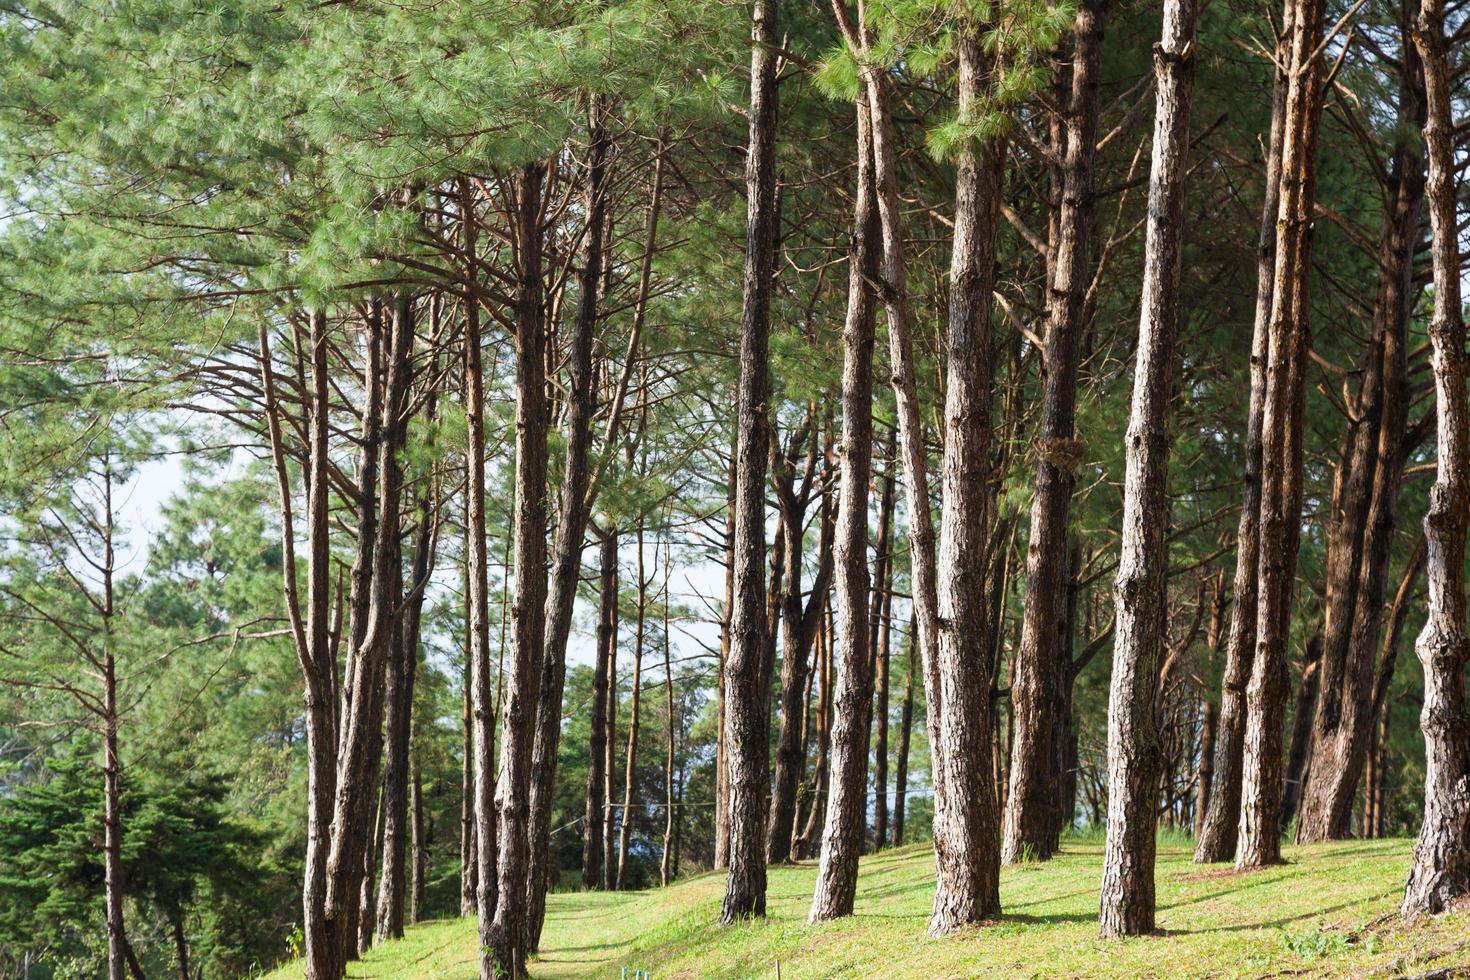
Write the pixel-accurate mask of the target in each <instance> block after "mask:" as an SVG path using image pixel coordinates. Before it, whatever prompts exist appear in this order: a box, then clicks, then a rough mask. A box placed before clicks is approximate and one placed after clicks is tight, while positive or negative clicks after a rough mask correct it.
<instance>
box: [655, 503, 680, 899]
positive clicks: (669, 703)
mask: <svg viewBox="0 0 1470 980" xmlns="http://www.w3.org/2000/svg"><path fill="white" fill-rule="evenodd" d="M673 543H674V542H673V530H672V529H671V528H669V527H667V526H666V527H665V529H664V610H663V615H664V637H663V641H664V703H665V707H666V711H665V714H664V724H665V725H666V726H667V734H668V741H667V748H666V752H665V756H664V846H663V854H662V856H660V858H659V862H658V877H659V884H660V885H662V886H664V887H665V888H667V887H668V886H669V882H671V881H673V880H674V877H675V876H676V875H677V874H678V873H679V872H678V866H677V864H676V861H675V857H674V814H675V799H674V764H675V761H676V753H675V749H676V748H677V743H676V741H675V727H674V726H675V714H674V668H673V665H672V661H671V660H670V658H669V648H670V642H669V599H670V596H669V572H670V570H671V569H672V568H673V555H672V553H671V552H672V548H673Z"/></svg>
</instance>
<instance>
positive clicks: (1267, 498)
mask: <svg viewBox="0 0 1470 980" xmlns="http://www.w3.org/2000/svg"><path fill="white" fill-rule="evenodd" d="M1324 7H1325V5H1324V3H1323V2H1322V0H1289V2H1288V4H1287V11H1286V17H1285V20H1286V24H1285V25H1284V30H1283V37H1284V38H1285V51H1284V58H1283V60H1284V62H1285V64H1286V66H1287V78H1288V84H1287V89H1286V108H1285V121H1284V129H1283V141H1282V147H1281V181H1280V184H1281V186H1280V195H1281V200H1280V209H1279V211H1278V214H1277V223H1276V257H1275V272H1274V277H1273V285H1272V289H1271V293H1272V295H1271V320H1270V328H1269V331H1268V342H1267V355H1268V356H1267V361H1266V363H1267V368H1266V399H1265V404H1264V407H1263V410H1262V416H1261V432H1262V443H1261V517H1260V532H1259V533H1260V542H1259V549H1260V553H1259V566H1258V570H1257V573H1256V577H1257V600H1256V607H1257V608H1256V653H1255V659H1254V662H1253V663H1252V664H1251V678H1250V684H1249V686H1248V688H1247V690H1246V724H1245V744H1244V752H1243V756H1242V778H1241V803H1240V830H1239V836H1240V841H1239V846H1238V848H1237V852H1236V856H1235V864H1236V867H1237V868H1239V869H1241V870H1245V869H1248V868H1257V867H1263V866H1265V865H1270V864H1278V863H1280V861H1281V783H1282V773H1281V763H1282V751H1281V748H1282V746H1281V742H1282V719H1283V718H1284V717H1285V714H1286V695H1287V687H1288V682H1287V676H1286V640H1287V636H1288V634H1289V631H1290V625H1291V595H1292V583H1293V581H1294V579H1295V575H1296V558H1297V545H1298V542H1299V539H1300V537H1301V520H1300V517H1301V507H1302V416H1303V414H1304V408H1303V402H1304V399H1305V394H1306V387H1305V382H1306V352H1307V349H1308V340H1307V334H1308V329H1309V324H1308V317H1309V313H1310V289H1309V285H1310V278H1311V269H1312V263H1311V250H1312V236H1311V228H1312V219H1313V217H1314V208H1315V200H1316V197H1315V192H1316V157H1317V133H1318V129H1319V122H1320V117H1321V108H1322V90H1323V86H1322V54H1321V41H1322V33H1323V20H1324Z"/></svg>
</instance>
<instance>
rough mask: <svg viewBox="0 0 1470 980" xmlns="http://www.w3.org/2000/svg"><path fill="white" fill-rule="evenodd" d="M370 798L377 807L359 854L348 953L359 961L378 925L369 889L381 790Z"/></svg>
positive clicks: (380, 835) (374, 867)
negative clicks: (355, 911) (352, 936)
mask: <svg viewBox="0 0 1470 980" xmlns="http://www.w3.org/2000/svg"><path fill="white" fill-rule="evenodd" d="M373 796H374V797H375V798H376V800H377V804H378V805H377V806H375V807H373V822H372V825H371V827H370V828H369V832H368V837H367V846H366V847H364V848H363V851H362V871H361V872H360V878H359V881H358V895H359V898H358V915H357V938H356V939H354V940H353V943H352V953H353V954H354V955H355V956H356V957H359V958H360V957H362V956H364V955H366V954H367V951H368V950H370V949H372V948H373V928H374V927H375V926H376V925H377V923H378V902H377V898H378V896H377V892H376V890H375V889H374V887H373V886H374V885H375V884H376V883H377V877H376V875H375V874H374V872H375V871H377V866H378V845H379V844H380V843H381V842H382V839H383V793H382V790H381V789H377V790H376V792H374V793H373Z"/></svg>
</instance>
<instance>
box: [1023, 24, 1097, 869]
mask: <svg viewBox="0 0 1470 980" xmlns="http://www.w3.org/2000/svg"><path fill="white" fill-rule="evenodd" d="M1107 6H1108V4H1107V0H1083V2H1082V3H1080V4H1079V5H1078V8H1077V20H1076V26H1075V30H1074V33H1075V42H1074V49H1073V54H1072V71H1071V75H1072V78H1071V92H1070V98H1069V104H1068V106H1067V107H1066V119H1065V136H1064V145H1063V146H1060V147H1055V149H1056V150H1057V152H1058V154H1059V155H1060V156H1061V166H1060V175H1059V176H1060V182H1061V186H1060V188H1059V191H1060V194H1059V208H1058V211H1057V213H1056V214H1055V215H1054V216H1053V226H1054V228H1055V231H1056V236H1055V241H1054V243H1053V253H1054V261H1053V263H1052V268H1051V269H1050V270H1049V273H1048V275H1049V277H1050V279H1051V281H1050V283H1049V284H1048V285H1049V290H1048V294H1049V303H1048V315H1047V330H1046V338H1045V343H1046V356H1045V357H1044V358H1043V359H1042V364H1043V369H1042V396H1041V420H1040V425H1039V430H1038V432H1037V436H1036V444H1035V451H1036V477H1035V485H1034V492H1033V494H1032V498H1031V530H1030V535H1029V537H1028V539H1027V549H1026V552H1027V554H1026V597H1025V604H1024V611H1023V614H1022V627H1021V645H1020V648H1019V649H1018V650H1017V651H1016V656H1015V659H1014V662H1013V664H1012V667H1011V705H1012V707H1013V710H1014V712H1015V740H1014V742H1013V743H1012V748H1011V760H1010V787H1009V791H1008V792H1007V794H1006V813H1005V840H1004V843H1003V847H1002V856H1003V857H1004V859H1005V861H1006V862H1007V863H1015V862H1017V861H1021V860H1028V859H1030V860H1041V861H1044V860H1046V859H1047V858H1050V857H1051V856H1052V854H1053V853H1054V852H1055V851H1056V849H1057V840H1058V830H1059V828H1058V827H1057V822H1056V813H1057V810H1058V805H1057V797H1058V795H1059V793H1060V790H1061V784H1062V772H1061V769H1062V754H1063V747H1062V746H1061V745H1060V744H1059V739H1058V736H1059V735H1060V734H1061V732H1062V728H1063V725H1062V723H1061V719H1060V718H1059V717H1058V712H1059V711H1060V710H1061V709H1062V706H1063V704H1064V701H1065V697H1064V695H1063V692H1062V685H1063V684H1064V683H1065V682H1066V666H1067V665H1066V663H1065V662H1064V661H1063V659H1062V647H1063V638H1062V635H1061V631H1060V630H1059V629H1058V628H1057V627H1058V624H1059V623H1061V622H1062V620H1063V619H1064V616H1063V608H1062V607H1063V603H1064V602H1065V601H1066V593H1067V583H1068V581H1069V579H1070V576H1069V574H1068V572H1069V570H1070V569H1069V562H1068V561H1067V554H1068V548H1067V524H1068V522H1067V511H1068V508H1069V507H1070V504H1071V500H1072V488H1073V485H1074V484H1075V482H1076V477H1075V475H1074V469H1075V467H1076V466H1077V464H1078V463H1079V462H1080V461H1081V443H1080V441H1079V440H1078V439H1077V437H1076V423H1077V368H1078V360H1079V356H1080V350H1081V335H1082V332H1083V329H1084V323H1083V319H1084V309H1083V301H1084V298H1085V295H1086V293H1087V288H1088V284H1089V282H1090V280H1091V275H1090V274H1089V269H1088V266H1089V262H1088V253H1089V249H1090V246H1091V235H1092V217H1093V193H1092V181H1093V170H1094V164H1095V161H1096V157H1097V151H1096V149H1095V146H1096V143H1097V119H1098V85H1099V80H1100V76H1101V74H1102V51H1103V24H1104V21H1105V19H1106V15H1107Z"/></svg>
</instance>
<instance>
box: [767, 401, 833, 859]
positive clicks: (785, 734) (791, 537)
mask: <svg viewBox="0 0 1470 980" xmlns="http://www.w3.org/2000/svg"><path fill="white" fill-rule="evenodd" d="M811 418H812V417H811V416H808V419H809V421H810V420H811ZM815 438H816V437H815V430H814V431H813V435H812V441H811V443H810V450H811V452H812V453H815V450H816V448H817V443H816V441H815ZM814 458H815V457H814V456H809V457H808V459H809V460H814ZM810 475H811V470H810V467H809V469H808V480H807V489H806V490H804V491H803V493H802V495H801V496H800V497H798V495H797V494H796V492H795V490H794V478H793V477H792V476H791V475H790V474H789V473H784V474H778V475H777V477H776V479H775V481H774V482H775V483H776V485H777V487H776V494H777V498H778V500H779V501H780V511H781V514H780V520H779V522H778V527H779V534H780V548H781V550H782V552H783V554H784V555H785V558H784V559H783V572H784V574H783V576H782V579H783V586H782V593H781V598H780V603H781V616H780V619H781V623H780V626H781V638H782V654H781V694H780V697H781V703H780V715H781V727H780V732H779V734H778V736H777V741H776V778H775V781H774V784H773V787H772V793H771V814H770V821H769V824H768V827H767V833H766V862H767V863H768V864H782V863H785V862H787V861H789V860H791V841H792V836H793V834H792V830H793V827H794V825H795V822H796V789H797V786H798V784H799V783H800V781H801V769H802V763H803V761H804V759H805V756H804V754H803V753H802V747H801V733H802V728H803V727H804V726H803V722H804V720H805V717H806V713H805V711H804V710H803V708H804V706H805V701H804V699H803V697H802V693H803V688H804V687H805V686H806V674H807V670H806V662H807V657H808V654H809V653H810V651H811V647H812V641H813V639H815V637H816V633H817V625H818V623H819V621H820V619H821V615H822V599H823V597H824V596H825V595H826V594H827V589H828V588H829V583H830V582H831V579H832V557H831V553H832V536H831V533H830V532H831V529H830V527H829V526H828V524H827V522H826V521H825V520H824V521H823V522H822V524H821V531H820V539H819V544H818V551H819V555H818V572H817V577H816V580H815V581H814V582H813V583H812V594H811V597H810V598H809V599H808V601H807V603H806V605H805V606H803V605H802V601H801V593H802V588H801V563H802V539H803V532H804V529H805V526H806V513H807V503H808V500H809V492H810V484H811V480H810Z"/></svg>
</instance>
